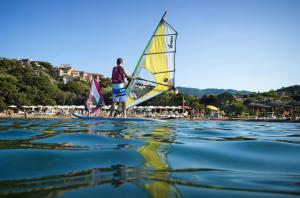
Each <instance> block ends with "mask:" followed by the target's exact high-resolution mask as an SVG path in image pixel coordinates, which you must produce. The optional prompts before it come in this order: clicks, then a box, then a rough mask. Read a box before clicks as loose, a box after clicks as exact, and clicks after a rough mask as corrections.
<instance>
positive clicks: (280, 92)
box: [277, 90, 300, 97]
mask: <svg viewBox="0 0 300 198" xmlns="http://www.w3.org/2000/svg"><path fill="white" fill-rule="evenodd" d="M277 94H278V95H279V96H288V97H294V96H295V95H297V94H300V92H299V91H294V90H290V91H278V92H277Z"/></svg>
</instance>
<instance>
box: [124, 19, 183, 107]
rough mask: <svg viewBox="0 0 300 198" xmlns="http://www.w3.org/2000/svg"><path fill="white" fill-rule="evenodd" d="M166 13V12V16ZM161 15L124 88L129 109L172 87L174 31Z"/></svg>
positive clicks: (173, 82) (173, 75) (173, 83)
mask: <svg viewBox="0 0 300 198" xmlns="http://www.w3.org/2000/svg"><path fill="white" fill-rule="evenodd" d="M165 14H166V13H165ZM165 14H164V15H163V17H162V19H161V20H160V22H159V24H158V25H157V27H156V29H155V31H154V33H153V35H152V37H151V39H150V41H149V42H148V44H147V46H146V48H145V49H144V52H143V54H142V56H141V57H140V59H139V61H138V63H137V65H136V67H135V70H134V72H133V75H132V76H134V77H137V79H136V80H132V81H131V82H130V83H129V85H128V87H127V89H126V94H127V100H126V107H127V108H131V107H133V106H135V105H138V104H140V103H142V102H144V101H146V100H149V99H151V98H153V97H155V96H157V95H159V94H162V93H164V92H166V91H170V90H172V89H174V87H175V53H176V38H177V35H178V34H177V32H176V30H175V29H174V28H173V27H171V25H169V24H168V23H167V22H166V21H165V20H164V16H165Z"/></svg>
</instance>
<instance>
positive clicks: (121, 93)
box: [110, 58, 136, 117]
mask: <svg viewBox="0 0 300 198" xmlns="http://www.w3.org/2000/svg"><path fill="white" fill-rule="evenodd" d="M125 77H126V78H127V80H132V79H136V78H135V77H132V76H129V75H128V74H127V73H126V71H125V69H124V68H123V60H122V58H118V59H117V66H115V67H114V68H113V70H112V77H111V80H112V95H113V100H112V104H111V108H110V117H112V116H113V115H114V111H115V104H116V103H117V102H119V103H121V104H122V111H123V117H126V103H125V102H126V86H125Z"/></svg>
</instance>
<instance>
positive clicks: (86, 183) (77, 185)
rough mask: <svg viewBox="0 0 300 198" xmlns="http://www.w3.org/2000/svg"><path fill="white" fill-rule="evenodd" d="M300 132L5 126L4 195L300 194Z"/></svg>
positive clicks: (232, 126) (285, 128)
mask: <svg viewBox="0 0 300 198" xmlns="http://www.w3.org/2000/svg"><path fill="white" fill-rule="evenodd" d="M299 129H300V125H299V124H294V123H269V122H268V123H267V122H261V123H256V122H219V121H216V122H215V121H203V122H202V121H201V122H198V121H195V122H188V121H168V122H164V123H146V122H145V123H136V122H109V121H97V120H92V121H82V120H76V119H74V120H59V119H51V120H43V119H37V120H34V119H30V120H26V119H2V120H0V144H1V146H0V196H2V195H11V196H25V197H26V196H27V197H31V196H32V194H33V193H34V195H36V196H40V197H46V196H48V197H51V196H59V197H64V196H65V197H76V196H78V197H82V196H89V197H94V196H99V195H102V196H104V197H114V196H116V197H120V196H122V197H131V196H132V195H133V194H134V195H138V196H139V197H157V196H158V195H159V196H162V197H167V196H170V197H200V196H202V197H268V196H269V197H285V196H299V195H300V190H299V186H300V184H299V181H300V158H299V151H300V144H299V135H300V130H299Z"/></svg>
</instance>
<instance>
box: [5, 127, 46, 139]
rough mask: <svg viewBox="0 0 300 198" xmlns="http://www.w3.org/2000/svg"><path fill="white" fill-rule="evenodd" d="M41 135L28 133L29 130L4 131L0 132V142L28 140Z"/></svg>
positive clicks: (32, 132) (33, 132) (34, 132)
mask: <svg viewBox="0 0 300 198" xmlns="http://www.w3.org/2000/svg"><path fill="white" fill-rule="evenodd" d="M39 134H41V133H40V132H36V131H29V130H22V129H16V130H6V131H0V140H22V139H30V138H32V137H33V136H35V135H39Z"/></svg>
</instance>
